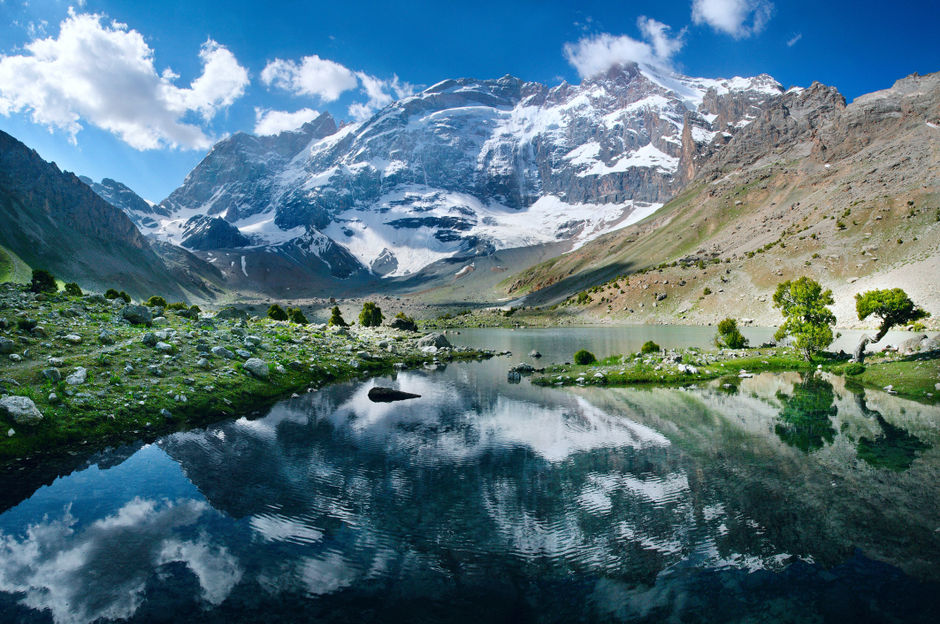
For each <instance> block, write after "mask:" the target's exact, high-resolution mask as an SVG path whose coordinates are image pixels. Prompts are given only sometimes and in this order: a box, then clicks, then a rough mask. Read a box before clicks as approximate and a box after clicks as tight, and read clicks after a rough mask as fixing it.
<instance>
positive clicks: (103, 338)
mask: <svg viewBox="0 0 940 624" xmlns="http://www.w3.org/2000/svg"><path fill="white" fill-rule="evenodd" d="M98 342H100V343H101V344H103V345H113V344H114V334H113V333H112V332H110V331H108V330H107V329H102V330H101V333H100V334H98Z"/></svg>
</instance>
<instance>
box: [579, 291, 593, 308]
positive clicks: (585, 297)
mask: <svg viewBox="0 0 940 624" xmlns="http://www.w3.org/2000/svg"><path fill="white" fill-rule="evenodd" d="M590 301H591V295H589V294H587V292H585V291H583V290H582V291H581V292H579V293H578V298H577V299H575V303H577V304H578V305H584V304H585V303H590Z"/></svg>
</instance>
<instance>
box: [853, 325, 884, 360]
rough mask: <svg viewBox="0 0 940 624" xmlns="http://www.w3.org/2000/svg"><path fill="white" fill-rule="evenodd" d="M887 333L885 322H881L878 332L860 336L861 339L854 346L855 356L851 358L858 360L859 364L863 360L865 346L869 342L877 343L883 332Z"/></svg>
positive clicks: (882, 336)
mask: <svg viewBox="0 0 940 624" xmlns="http://www.w3.org/2000/svg"><path fill="white" fill-rule="evenodd" d="M887 333H888V327H887V325H885V324H882V325H881V327H880V328H879V329H878V333H877V334H875V336H874V337H872V336H862V339H861V341H860V342H859V343H858V346H857V347H855V357H853V358H852V359H853V360H855V361H856V362H858V363H859V364H861V363H863V362H864V361H865V347H867V346H868V345H870V344H877V343H879V342H881V339H882V338H884V337H885V334H887Z"/></svg>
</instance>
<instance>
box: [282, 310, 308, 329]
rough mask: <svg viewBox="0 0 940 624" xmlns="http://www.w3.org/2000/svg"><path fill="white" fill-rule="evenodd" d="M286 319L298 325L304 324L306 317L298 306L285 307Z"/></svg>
mask: <svg viewBox="0 0 940 624" xmlns="http://www.w3.org/2000/svg"><path fill="white" fill-rule="evenodd" d="M287 320H289V321H290V322H291V323H297V324H298V325H306V324H307V323H308V321H307V317H306V316H304V313H303V311H302V310H301V309H300V308H287Z"/></svg>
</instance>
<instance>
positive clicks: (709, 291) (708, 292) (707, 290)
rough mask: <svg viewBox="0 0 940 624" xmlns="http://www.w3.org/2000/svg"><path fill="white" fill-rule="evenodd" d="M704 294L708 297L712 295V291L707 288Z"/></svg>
mask: <svg viewBox="0 0 940 624" xmlns="http://www.w3.org/2000/svg"><path fill="white" fill-rule="evenodd" d="M702 294H703V295H705V296H706V297H707V296H708V295H710V294H712V289H711V288H709V287H708V286H706V287H705V290H703V291H702Z"/></svg>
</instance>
